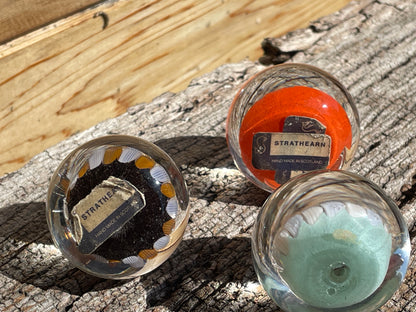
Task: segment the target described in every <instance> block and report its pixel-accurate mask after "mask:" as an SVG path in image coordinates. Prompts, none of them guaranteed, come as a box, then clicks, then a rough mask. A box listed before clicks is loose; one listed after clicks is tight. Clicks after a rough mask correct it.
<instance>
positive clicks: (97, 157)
mask: <svg viewBox="0 0 416 312" xmlns="http://www.w3.org/2000/svg"><path fill="white" fill-rule="evenodd" d="M104 154H105V148H104V147H101V148H99V149H96V150H95V151H94V152H93V153H92V154H91V156H90V158H89V159H88V164H89V166H90V170H93V169H95V168H97V167H98V166H99V165H101V163H102V162H103V158H104Z"/></svg>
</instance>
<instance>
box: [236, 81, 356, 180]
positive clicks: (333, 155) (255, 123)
mask: <svg viewBox="0 0 416 312" xmlns="http://www.w3.org/2000/svg"><path fill="white" fill-rule="evenodd" d="M288 116H299V117H306V118H312V119H315V120H317V121H318V122H320V123H321V124H322V125H323V126H324V127H325V128H326V129H325V134H326V135H328V136H329V137H330V138H331V147H330V155H329V163H328V166H327V168H328V169H339V166H340V162H341V161H342V157H340V156H341V154H342V152H343V151H344V149H345V148H348V149H350V148H351V141H352V131H351V124H350V122H349V119H348V116H347V114H346V112H345V110H344V109H343V107H342V106H341V104H339V103H338V102H337V101H336V100H335V99H334V98H332V97H331V96H330V95H328V94H326V93H325V92H322V91H320V90H317V89H314V88H311V87H305V86H294V87H287V88H283V89H279V90H276V91H273V92H270V93H268V94H266V95H265V96H264V97H263V98H261V99H260V100H259V101H257V102H256V103H255V104H254V105H253V106H252V107H251V108H250V109H249V110H248V111H247V113H246V115H245V116H244V118H243V121H242V123H241V127H240V133H239V143H240V149H241V157H242V160H243V161H244V163H245V165H246V166H247V168H248V169H249V170H250V171H251V172H252V174H253V175H254V176H255V177H256V178H257V179H259V180H260V181H262V182H264V183H266V184H267V185H269V186H270V187H272V188H277V187H279V186H280V185H279V183H278V182H276V180H275V174H276V172H275V171H274V170H262V169H256V168H255V167H254V166H253V163H252V157H253V155H252V153H253V152H252V150H253V137H254V135H255V134H256V133H261V132H267V133H277V132H282V131H283V127H284V123H285V120H286V118H287V117H288Z"/></svg>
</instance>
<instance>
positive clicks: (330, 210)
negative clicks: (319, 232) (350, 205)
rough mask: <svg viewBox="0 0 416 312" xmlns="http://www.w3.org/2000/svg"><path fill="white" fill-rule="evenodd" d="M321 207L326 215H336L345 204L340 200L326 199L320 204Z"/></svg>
mask: <svg viewBox="0 0 416 312" xmlns="http://www.w3.org/2000/svg"><path fill="white" fill-rule="evenodd" d="M321 207H322V208H324V211H325V213H326V215H327V216H328V217H330V218H331V217H334V216H336V215H337V214H338V213H339V212H340V211H341V210H342V209H345V205H344V203H343V202H340V201H328V202H325V203H322V204H321Z"/></svg>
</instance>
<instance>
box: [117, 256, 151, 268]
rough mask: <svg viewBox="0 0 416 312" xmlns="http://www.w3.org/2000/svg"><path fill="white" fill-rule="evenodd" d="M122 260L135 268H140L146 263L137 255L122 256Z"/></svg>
mask: <svg viewBox="0 0 416 312" xmlns="http://www.w3.org/2000/svg"><path fill="white" fill-rule="evenodd" d="M122 262H123V263H124V264H128V265H130V266H131V267H133V268H136V269H141V268H142V267H144V265H145V264H146V261H145V260H143V259H142V258H140V257H137V256H130V257H127V258H124V259H123V260H122Z"/></svg>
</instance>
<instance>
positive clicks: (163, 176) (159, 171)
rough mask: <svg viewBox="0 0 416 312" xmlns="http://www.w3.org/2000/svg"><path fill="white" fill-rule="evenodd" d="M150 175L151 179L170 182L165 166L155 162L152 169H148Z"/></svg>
mask: <svg viewBox="0 0 416 312" xmlns="http://www.w3.org/2000/svg"><path fill="white" fill-rule="evenodd" d="M150 175H151V176H152V177H153V179H155V180H157V181H159V182H160V183H166V182H170V178H169V175H168V173H167V172H166V170H165V168H163V167H162V166H161V165H159V164H156V165H155V166H154V167H153V168H152V169H150Z"/></svg>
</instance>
